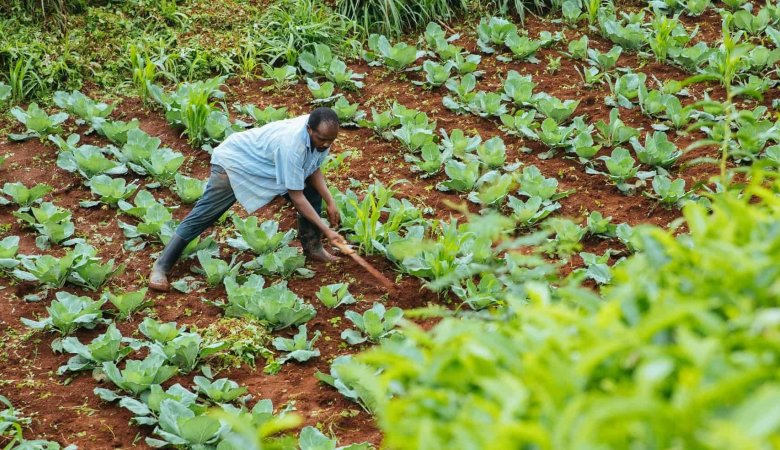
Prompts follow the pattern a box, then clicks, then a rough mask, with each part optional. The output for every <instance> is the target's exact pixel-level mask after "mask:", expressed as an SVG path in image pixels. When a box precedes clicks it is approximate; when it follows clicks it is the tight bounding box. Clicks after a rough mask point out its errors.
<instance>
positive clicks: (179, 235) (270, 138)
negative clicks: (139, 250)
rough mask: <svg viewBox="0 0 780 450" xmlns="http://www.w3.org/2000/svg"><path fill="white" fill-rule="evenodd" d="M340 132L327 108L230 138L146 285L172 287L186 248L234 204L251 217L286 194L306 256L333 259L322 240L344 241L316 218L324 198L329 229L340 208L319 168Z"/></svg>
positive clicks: (214, 159) (217, 152) (217, 151)
mask: <svg viewBox="0 0 780 450" xmlns="http://www.w3.org/2000/svg"><path fill="white" fill-rule="evenodd" d="M338 134H339V120H338V117H337V116H336V113H335V112H333V110H332V109H330V108H317V109H315V110H314V111H312V112H311V114H307V115H303V116H300V117H296V118H294V119H287V120H280V121H276V122H271V123H269V124H267V125H264V126H262V127H260V128H253V129H251V130H247V131H243V132H240V133H235V134H232V135H230V136H229V137H228V138H227V139H225V141H224V142H222V144H220V145H219V146H218V147H217V148H215V149H214V154H213V155H212V157H211V176H210V177H209V181H208V184H207V185H206V190H205V192H204V193H203V196H202V197H201V198H200V200H198V202H197V203H196V204H195V207H193V208H192V211H190V213H189V214H188V215H187V217H186V218H185V219H184V221H183V222H182V223H181V225H179V227H178V228H177V229H176V232H175V233H174V234H173V237H172V238H171V240H170V242H168V245H166V246H165V249H164V250H163V252H162V254H161V255H160V258H159V259H158V260H157V261H156V262H155V263H154V266H153V267H152V273H151V274H150V275H149V287H150V288H151V289H154V290H158V291H167V290H169V289H170V285H169V283H168V279H167V274H168V271H169V270H170V269H171V267H172V266H173V264H174V263H175V262H176V260H177V259H179V256H181V253H182V251H183V250H184V247H186V246H187V244H188V243H189V242H190V241H192V240H193V239H195V238H196V237H197V236H199V235H200V234H201V233H202V232H203V230H205V229H206V228H208V227H209V226H211V225H212V224H213V223H214V222H215V221H216V220H217V219H219V218H220V217H221V216H222V214H224V213H225V211H227V210H228V209H229V208H230V207H231V206H232V205H233V203H235V201H236V200H238V202H239V203H241V205H242V206H243V207H244V209H246V211H247V212H248V213H249V214H252V213H253V212H254V211H256V210H257V209H258V208H260V207H262V206H264V205H266V204H267V203H268V202H270V201H271V200H273V199H274V197H276V196H277V195H284V197H285V198H287V199H288V200H290V201H292V204H293V205H294V206H295V209H297V210H298V236H299V237H300V240H301V244H302V247H303V252H304V254H305V255H306V256H307V257H310V258H314V259H316V260H319V261H326V262H330V261H334V260H336V259H337V258H335V257H334V256H333V255H331V254H330V253H328V252H327V251H325V249H323V248H322V242H321V237H322V235H323V234H324V235H325V237H326V238H327V239H328V240H329V241H330V242H331V243H332V244H337V243H344V238H342V237H341V235H339V234H338V233H337V232H335V231H333V230H331V229H330V228H328V227H327V225H325V222H323V221H322V219H321V218H320V212H321V210H322V200H323V199H324V200H325V203H326V204H327V207H328V219H329V220H330V223H331V224H333V226H337V225H338V224H339V222H340V219H341V218H340V216H339V210H338V208H337V207H336V203H335V202H334V200H333V197H332V196H331V195H330V192H329V191H328V186H327V185H326V184H325V177H324V176H323V175H322V172H321V171H320V165H321V164H322V162H323V161H324V160H325V157H326V156H327V155H328V148H329V147H330V145H331V144H332V143H333V141H334V140H335V139H336V137H337V136H338Z"/></svg>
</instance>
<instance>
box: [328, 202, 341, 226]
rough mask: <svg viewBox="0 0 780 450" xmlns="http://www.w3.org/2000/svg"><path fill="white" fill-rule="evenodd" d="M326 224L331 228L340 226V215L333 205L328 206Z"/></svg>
mask: <svg viewBox="0 0 780 450" xmlns="http://www.w3.org/2000/svg"><path fill="white" fill-rule="evenodd" d="M328 222H330V226H331V227H332V228H338V227H339V225H341V213H339V208H338V207H337V206H336V204H335V203H330V204H328Z"/></svg>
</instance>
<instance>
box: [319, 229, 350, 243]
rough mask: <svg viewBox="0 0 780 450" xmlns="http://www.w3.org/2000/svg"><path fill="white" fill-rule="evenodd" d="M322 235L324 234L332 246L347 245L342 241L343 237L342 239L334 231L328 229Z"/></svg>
mask: <svg viewBox="0 0 780 450" xmlns="http://www.w3.org/2000/svg"><path fill="white" fill-rule="evenodd" d="M324 234H325V238H327V239H328V241H329V242H330V243H331V244H333V245H335V246H337V247H338V246H339V245H346V244H347V241H346V240H345V239H344V237H342V236H341V235H340V234H338V233H336V232H335V231H333V230H331V229H328V231H326V232H325V233H324Z"/></svg>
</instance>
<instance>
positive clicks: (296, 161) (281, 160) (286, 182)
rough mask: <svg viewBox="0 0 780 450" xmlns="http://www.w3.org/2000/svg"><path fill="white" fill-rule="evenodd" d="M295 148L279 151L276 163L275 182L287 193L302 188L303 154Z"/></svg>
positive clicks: (299, 149)
mask: <svg viewBox="0 0 780 450" xmlns="http://www.w3.org/2000/svg"><path fill="white" fill-rule="evenodd" d="M301 150H302V149H301V148H298V147H297V146H290V147H286V148H281V149H279V154H278V157H277V161H276V182H277V183H279V184H280V185H282V186H284V187H285V189H287V190H288V191H302V190H303V188H304V181H305V180H304V173H303V152H302V151H301Z"/></svg>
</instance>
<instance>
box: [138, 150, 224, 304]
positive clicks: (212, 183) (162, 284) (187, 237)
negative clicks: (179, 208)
mask: <svg viewBox="0 0 780 450" xmlns="http://www.w3.org/2000/svg"><path fill="white" fill-rule="evenodd" d="M235 201H236V196H235V195H234V194H233V189H232V188H231V187H230V181H229V180H228V176H227V173H226V172H225V169H223V168H222V167H219V166H216V165H212V166H211V176H210V177H209V182H208V184H207V185H206V190H205V191H204V192H203V196H202V197H201V198H200V199H199V200H198V202H197V203H195V206H194V207H193V208H192V211H190V213H189V214H187V217H185V218H184V220H183V221H182V223H181V224H179V226H178V228H176V231H175V232H174V233H173V236H172V237H171V240H170V241H168V244H167V245H166V246H165V249H163V251H162V254H161V255H160V257H159V258H158V259H157V261H156V262H155V263H154V266H153V267H152V273H151V275H150V276H149V287H150V288H151V289H154V290H157V291H168V290H169V289H170V284H169V283H168V277H167V274H168V272H169V271H170V270H171V267H173V265H174V263H176V261H177V260H178V259H179V256H181V253H182V251H184V248H185V247H186V246H187V244H189V243H190V241H192V240H193V239H195V238H196V237H198V236H200V234H201V233H202V232H203V231H204V230H205V229H206V228H208V227H210V226H211V225H212V224H213V223H214V222H216V221H217V219H219V218H220V217H221V216H222V214H224V213H225V211H227V210H228V209H230V207H231V206H232V205H233V203H235Z"/></svg>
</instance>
